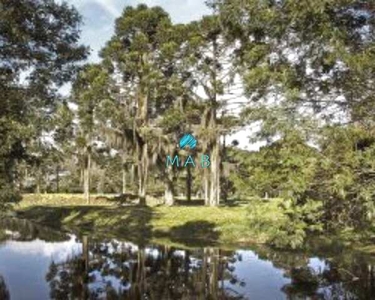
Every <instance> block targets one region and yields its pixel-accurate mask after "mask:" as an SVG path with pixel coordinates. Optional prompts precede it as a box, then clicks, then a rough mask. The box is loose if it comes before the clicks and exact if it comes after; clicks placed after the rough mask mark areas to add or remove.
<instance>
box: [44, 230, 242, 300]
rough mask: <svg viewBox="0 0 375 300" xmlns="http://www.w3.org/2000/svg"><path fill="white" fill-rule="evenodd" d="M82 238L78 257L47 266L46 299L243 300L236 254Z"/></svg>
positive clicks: (208, 249)
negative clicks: (238, 289) (49, 288)
mask: <svg viewBox="0 0 375 300" xmlns="http://www.w3.org/2000/svg"><path fill="white" fill-rule="evenodd" d="M82 240H83V255H81V256H79V257H75V258H73V259H70V260H68V261H65V262H63V263H60V264H55V263H54V262H52V263H51V266H50V268H49V272H48V274H47V276H46V278H47V281H48V282H49V285H50V287H51V294H50V296H51V298H53V299H66V298H77V297H81V298H82V299H84V298H85V299H86V298H90V299H119V298H121V299H244V298H245V295H241V294H240V293H238V292H237V291H236V290H235V289H234V287H235V286H244V285H245V282H244V281H242V280H241V279H239V278H238V277H237V275H236V273H235V267H234V266H233V264H234V263H235V262H236V261H237V260H238V259H239V255H237V254H236V253H235V252H225V251H221V250H219V249H213V248H204V249H198V250H178V249H175V248H173V247H169V246H156V245H154V246H148V247H137V246H136V245H134V244H131V243H127V242H120V241H116V240H112V241H108V242H97V241H92V242H90V243H89V240H88V238H87V237H83V239H82Z"/></svg>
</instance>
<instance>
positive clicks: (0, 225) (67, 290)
mask: <svg viewBox="0 0 375 300" xmlns="http://www.w3.org/2000/svg"><path fill="white" fill-rule="evenodd" d="M187 246H188V245H187ZM374 266H375V261H374V259H373V258H372V257H370V256H364V255H363V254H359V253H355V252H352V251H349V250H344V249H343V248H342V247H341V246H340V245H336V244H332V243H331V244H328V245H327V244H324V245H319V246H318V245H317V244H316V243H314V244H313V246H312V247H310V249H309V250H306V251H304V252H279V251H275V250H272V249H269V248H265V247H256V248H254V249H237V250H222V249H218V248H210V247H203V248H185V249H182V248H181V249H179V248H176V247H172V246H169V245H156V244H154V245H152V244H149V245H136V244H134V243H132V242H128V241H126V240H124V239H105V238H98V237H95V236H92V235H82V234H78V235H74V234H72V233H66V232H65V233H64V232H59V231H56V230H50V229H47V228H44V227H40V226H35V225H33V224H31V223H29V222H26V221H19V220H18V221H17V220H3V221H1V222H0V299H1V300H3V299H15V300H18V299H20V300H34V299H35V300H42V299H156V300H164V299H166V300H167V299H173V300H174V299H261V300H263V299H265V300H267V299H271V300H274V299H375V272H374Z"/></svg>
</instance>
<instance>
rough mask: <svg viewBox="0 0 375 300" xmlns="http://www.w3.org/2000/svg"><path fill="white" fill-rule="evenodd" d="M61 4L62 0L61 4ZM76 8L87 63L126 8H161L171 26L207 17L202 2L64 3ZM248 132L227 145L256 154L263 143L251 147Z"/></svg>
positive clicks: (95, 58) (96, 55)
mask: <svg viewBox="0 0 375 300" xmlns="http://www.w3.org/2000/svg"><path fill="white" fill-rule="evenodd" d="M61 1H63V0H61ZM66 1H67V2H68V4H71V5H73V6H75V7H76V9H77V10H78V11H79V12H80V14H81V15H82V17H83V26H82V28H81V30H82V32H81V43H82V44H84V45H87V46H89V47H90V48H91V53H90V56H89V58H88V60H89V61H90V62H99V61H100V58H99V51H100V50H101V49H102V47H103V46H104V45H105V43H106V42H107V41H108V40H109V39H110V38H111V36H112V35H113V32H114V23H115V20H116V18H118V17H119V16H120V15H121V13H122V11H123V9H124V8H125V7H126V6H137V5H138V4H141V3H144V4H147V5H148V6H161V7H162V8H163V9H164V10H165V11H166V12H168V13H169V15H170V16H171V19H172V21H173V22H174V23H188V22H191V21H194V20H199V19H200V18H201V17H202V16H204V15H208V14H210V9H209V8H208V7H207V6H206V4H205V0H141V1H139V0H66ZM69 92H70V86H69V85H67V86H64V87H63V88H62V90H61V93H62V94H65V95H67V94H69ZM250 133H251V131H250V129H245V130H241V131H239V132H236V133H235V134H233V135H232V136H230V137H229V138H228V139H227V141H228V142H229V143H231V142H232V141H233V140H237V141H238V142H239V147H240V148H242V149H247V150H258V149H259V147H260V146H262V145H264V143H257V144H250V143H249V138H248V136H249V135H250Z"/></svg>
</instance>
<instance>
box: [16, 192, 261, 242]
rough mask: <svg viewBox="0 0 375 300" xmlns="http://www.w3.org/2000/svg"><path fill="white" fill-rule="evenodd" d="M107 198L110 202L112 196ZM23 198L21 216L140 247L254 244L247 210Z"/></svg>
mask: <svg viewBox="0 0 375 300" xmlns="http://www.w3.org/2000/svg"><path fill="white" fill-rule="evenodd" d="M108 198H109V197H108ZM85 203H86V201H85V199H84V197H83V196H81V195H67V194H49V195H32V194H29V195H24V197H23V200H22V201H21V202H20V203H19V204H18V206H17V207H16V210H17V213H18V215H19V216H20V217H22V218H26V219H29V220H33V221H35V222H37V223H40V224H44V225H47V226H51V227H61V226H62V227H68V228H69V229H73V230H77V231H84V232H88V233H90V234H95V235H105V236H115V237H123V238H125V239H128V240H130V241H133V242H136V243H138V244H141V243H149V242H163V243H169V244H175V245H183V246H189V247H195V246H200V247H204V246H220V247H224V246H225V247H229V246H233V245H236V246H239V245H246V244H250V243H253V242H262V241H259V240H256V239H254V235H253V234H252V233H251V230H250V228H249V226H248V225H247V224H248V222H247V210H246V207H245V206H234V207H204V206H193V205H191V206H175V207H165V206H161V205H158V203H157V201H156V200H155V199H151V201H148V203H149V204H150V203H151V205H149V206H147V207H140V206H136V205H128V206H118V205H116V203H114V202H113V201H110V199H105V197H97V196H93V197H92V202H91V204H90V205H86V204H85Z"/></svg>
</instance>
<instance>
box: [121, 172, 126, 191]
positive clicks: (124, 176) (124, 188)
mask: <svg viewBox="0 0 375 300" xmlns="http://www.w3.org/2000/svg"><path fill="white" fill-rule="evenodd" d="M122 193H123V194H126V170H125V167H123V168H122Z"/></svg>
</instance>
